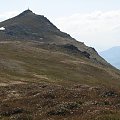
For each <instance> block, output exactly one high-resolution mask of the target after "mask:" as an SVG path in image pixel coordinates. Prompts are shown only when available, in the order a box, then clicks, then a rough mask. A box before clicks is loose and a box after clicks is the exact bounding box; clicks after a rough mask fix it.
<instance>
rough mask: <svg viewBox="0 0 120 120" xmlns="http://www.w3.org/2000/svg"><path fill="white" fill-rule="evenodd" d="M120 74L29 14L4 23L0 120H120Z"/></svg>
mask: <svg viewBox="0 0 120 120" xmlns="http://www.w3.org/2000/svg"><path fill="white" fill-rule="evenodd" d="M119 88H120V71H119V70H118V69H116V68H114V67H113V66H112V65H110V64H109V63H108V62H107V61H105V60H104V59H103V58H102V57H101V56H100V55H99V54H98V53H97V51H96V50H95V49H94V48H92V47H88V46H86V45H85V44H84V43H82V42H79V41H78V40H76V39H74V38H72V37H71V36H70V35H69V34H67V33H64V32H62V31H60V30H59V29H58V28H57V27H56V26H55V25H54V24H53V23H51V22H50V21H49V20H48V19H47V18H46V17H44V16H42V15H36V14H35V13H33V12H32V11H31V10H26V11H24V12H22V13H21V14H19V15H18V16H15V17H13V18H10V19H8V20H5V21H3V22H0V119H1V120H119V118H120V90H119Z"/></svg>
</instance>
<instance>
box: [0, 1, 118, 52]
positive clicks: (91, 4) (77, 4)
mask: <svg viewBox="0 0 120 120" xmlns="http://www.w3.org/2000/svg"><path fill="white" fill-rule="evenodd" d="M28 7H29V8H30V9H31V10H32V11H33V12H34V13H36V14H40V15H44V16H46V17H47V18H48V19H50V21H51V22H52V23H54V24H55V25H56V26H57V27H58V28H60V29H61V30H62V31H64V32H67V33H69V34H70V35H71V36H72V37H74V38H76V39H77V40H78V41H81V42H84V43H85V44H86V45H88V46H92V47H94V48H95V49H96V50H97V51H103V50H105V49H108V48H110V47H113V46H120V0H19V1H18V0H0V21H3V20H5V19H7V18H10V17H12V16H15V15H17V14H18V13H21V12H22V11H24V10H26V9H28Z"/></svg>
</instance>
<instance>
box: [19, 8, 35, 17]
mask: <svg viewBox="0 0 120 120" xmlns="http://www.w3.org/2000/svg"><path fill="white" fill-rule="evenodd" d="M31 14H34V13H33V12H32V11H31V10H30V9H27V10H25V11H23V12H22V13H21V14H19V16H26V15H31Z"/></svg>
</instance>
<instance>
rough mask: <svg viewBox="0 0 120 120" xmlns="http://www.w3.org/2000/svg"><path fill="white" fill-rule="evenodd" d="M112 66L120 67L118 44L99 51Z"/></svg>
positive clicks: (119, 48)
mask: <svg viewBox="0 0 120 120" xmlns="http://www.w3.org/2000/svg"><path fill="white" fill-rule="evenodd" d="M100 55H101V56H102V57H103V58H105V59H106V60H107V61H108V62H109V63H111V64H112V65H113V66H115V67H117V68H118V69H120V46H116V47H113V48H110V49H108V50H105V51H103V52H101V53H100Z"/></svg>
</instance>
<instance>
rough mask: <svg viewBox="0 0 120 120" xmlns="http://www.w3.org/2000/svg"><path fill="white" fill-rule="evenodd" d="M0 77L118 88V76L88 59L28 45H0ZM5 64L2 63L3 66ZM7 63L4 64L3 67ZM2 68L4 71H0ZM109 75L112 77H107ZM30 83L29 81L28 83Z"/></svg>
mask: <svg viewBox="0 0 120 120" xmlns="http://www.w3.org/2000/svg"><path fill="white" fill-rule="evenodd" d="M0 56H1V57H0V58H1V60H0V61H1V64H2V65H1V68H0V71H1V74H2V76H3V75H4V74H5V77H6V74H8V76H9V75H10V76H13V77H14V78H15V77H16V78H17V77H18V79H19V77H20V78H21V77H23V78H24V79H25V78H26V79H25V80H27V77H28V78H30V79H37V80H39V77H38V76H40V75H41V76H46V80H48V81H50V82H56V83H63V84H64V83H86V84H98V83H99V84H107V85H108V83H110V85H111V83H112V85H114V84H115V85H116V84H117V86H119V84H118V83H116V81H117V80H118V78H119V76H118V75H117V74H119V72H118V71H117V70H116V73H115V72H113V71H115V70H112V69H109V68H107V67H106V68H105V67H104V68H103V66H98V65H95V64H92V63H91V62H90V61H89V60H88V59H86V58H84V57H81V58H78V57H77V58H76V57H75V56H70V55H68V54H64V53H60V52H50V51H47V50H44V49H41V48H38V47H37V48H36V47H33V46H32V44H31V43H24V42H23V43H19V42H18V43H16V42H13V43H8V44H0ZM2 61H4V62H2ZM5 62H6V63H5ZM2 66H3V67H2ZM110 73H112V75H111V74H110ZM28 81H29V80H28Z"/></svg>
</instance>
